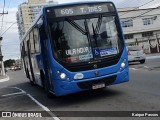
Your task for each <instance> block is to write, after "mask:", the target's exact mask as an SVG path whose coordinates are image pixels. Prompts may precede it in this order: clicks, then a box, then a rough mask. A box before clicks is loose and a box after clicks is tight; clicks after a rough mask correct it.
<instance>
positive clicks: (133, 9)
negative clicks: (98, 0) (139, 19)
mask: <svg viewBox="0 0 160 120" xmlns="http://www.w3.org/2000/svg"><path fill="white" fill-rule="evenodd" d="M153 1H155V0H151V1H149V2H146V3H144V4H142V5H140V6H138V7H136V8H134V9H132V10H137V9H138V8H140V7H143V6H145V5H147V4H149V3H151V2H153ZM132 10H131V11H132ZM131 11H128V12H126V13H124V14H121V15H120V17H121V16H123V15H125V14H127V13H129V12H131Z"/></svg>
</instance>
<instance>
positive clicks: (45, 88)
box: [40, 71, 54, 99]
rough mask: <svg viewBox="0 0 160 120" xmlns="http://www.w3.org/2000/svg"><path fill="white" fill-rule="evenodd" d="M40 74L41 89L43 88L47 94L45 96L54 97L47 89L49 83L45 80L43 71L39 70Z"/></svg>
mask: <svg viewBox="0 0 160 120" xmlns="http://www.w3.org/2000/svg"><path fill="white" fill-rule="evenodd" d="M40 76H41V81H42V86H43V89H44V90H45V92H46V94H47V97H48V98H50V99H51V98H54V95H53V94H52V93H51V92H50V91H49V89H48V88H49V84H48V82H47V81H46V79H45V76H44V73H43V72H42V71H40Z"/></svg>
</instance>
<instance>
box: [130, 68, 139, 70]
mask: <svg viewBox="0 0 160 120" xmlns="http://www.w3.org/2000/svg"><path fill="white" fill-rule="evenodd" d="M130 69H131V70H138V69H136V68H130Z"/></svg>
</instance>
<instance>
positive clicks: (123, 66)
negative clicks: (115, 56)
mask: <svg viewBox="0 0 160 120" xmlns="http://www.w3.org/2000/svg"><path fill="white" fill-rule="evenodd" d="M126 61H127V60H126V59H124V60H123V62H122V63H121V66H120V69H119V70H120V71H122V70H123V69H124V68H125V67H126Z"/></svg>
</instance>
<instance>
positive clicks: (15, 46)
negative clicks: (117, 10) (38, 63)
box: [0, 0, 160, 60]
mask: <svg viewBox="0 0 160 120" xmlns="http://www.w3.org/2000/svg"><path fill="white" fill-rule="evenodd" d="M3 1H4V0H0V13H2V11H3ZM5 1H6V2H5V9H4V11H5V12H6V11H8V14H7V15H4V17H3V21H4V22H3V25H2V16H1V15H0V35H1V34H2V33H4V31H5V30H6V29H7V28H8V27H10V26H11V25H12V24H13V23H14V22H16V12H17V8H18V5H19V4H21V3H23V2H26V1H27V0H5ZM55 1H58V3H67V2H76V1H95V0H55ZM97 1H98V0H97ZM110 1H113V2H114V3H115V4H116V6H117V7H136V6H140V5H143V4H144V3H147V2H149V1H151V0H110ZM159 5H160V1H159V0H154V1H153V2H151V3H149V4H147V5H145V6H144V7H157V6H159ZM1 27H2V28H1ZM19 42H20V40H19V36H18V29H17V24H14V25H13V26H12V27H11V28H10V29H9V30H8V31H7V32H6V33H5V34H4V35H3V41H2V54H3V56H4V60H6V59H9V58H13V59H18V58H19V57H20V47H19Z"/></svg>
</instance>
